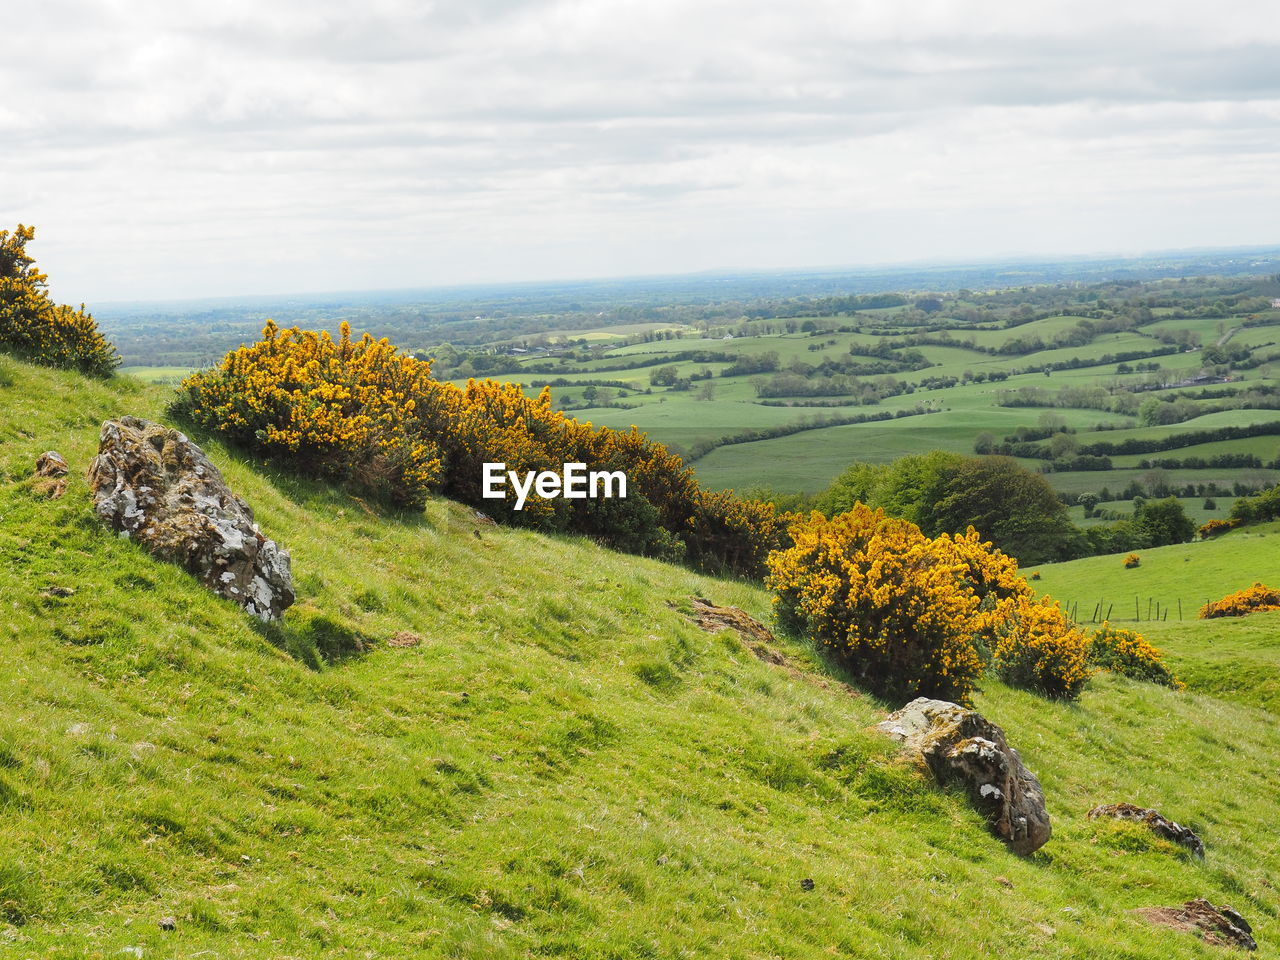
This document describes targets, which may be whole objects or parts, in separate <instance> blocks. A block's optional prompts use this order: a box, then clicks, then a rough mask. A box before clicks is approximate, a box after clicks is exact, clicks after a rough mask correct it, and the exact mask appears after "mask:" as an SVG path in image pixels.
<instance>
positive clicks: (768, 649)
mask: <svg viewBox="0 0 1280 960" xmlns="http://www.w3.org/2000/svg"><path fill="white" fill-rule="evenodd" d="M689 599H690V600H691V601H692V602H693V617H692V620H693V622H694V623H696V624H697V625H698V626H699V627H701V628H702V629H703V630H706V631H707V632H708V633H718V632H720V631H721V630H733V631H734V632H736V633H737V634H738V636H739V637H741V638H742V642H743V644H744V645H745V646H746V648H747V649H748V650H750V651H751V652H752V653H754V654H755V655H756V657H757V658H758V659H760V660H763V661H764V662H765V663H772V664H773V665H774V666H785V665H786V663H787V658H786V657H785V656H783V654H782V651H780V650H778V649H777V648H776V647H775V646H774V644H775V643H776V642H777V641H776V640H775V639H774V636H773V634H772V633H770V632H769V629H768V628H767V627H766V626H765V625H764V624H763V623H761V622H760V621H759V620H757V619H756V618H755V617H753V616H751V614H749V613H747V612H746V611H745V610H742V609H739V608H738V607H721V606H718V605H716V604H714V603H712V602H711V601H710V600H704V599H702V597H690V598H689Z"/></svg>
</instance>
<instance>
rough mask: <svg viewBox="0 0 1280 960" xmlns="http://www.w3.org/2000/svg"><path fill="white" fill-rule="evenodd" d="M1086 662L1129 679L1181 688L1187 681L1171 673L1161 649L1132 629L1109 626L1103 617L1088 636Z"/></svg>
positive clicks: (1184, 687)
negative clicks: (1097, 626)
mask: <svg viewBox="0 0 1280 960" xmlns="http://www.w3.org/2000/svg"><path fill="white" fill-rule="evenodd" d="M1089 662H1090V663H1091V664H1093V665H1094V666H1095V667H1098V668H1100V669H1102V670H1109V671H1110V672H1112V673H1118V674H1120V675H1121V676H1124V677H1129V678H1130V679H1131V680H1145V681H1147V682H1148V683H1158V684H1160V685H1161V686H1165V687H1172V688H1173V689H1174V690H1184V689H1186V685H1185V684H1184V683H1183V682H1182V681H1181V680H1179V679H1178V678H1177V677H1175V676H1174V675H1173V671H1172V670H1170V669H1169V667H1168V666H1167V665H1166V664H1165V662H1164V659H1163V658H1162V656H1161V654H1160V651H1159V650H1157V649H1156V648H1155V647H1153V646H1152V645H1151V644H1150V643H1148V642H1147V641H1146V639H1144V638H1143V636H1142V634H1140V633H1135V632H1134V631H1132V630H1123V629H1118V628H1115V627H1112V626H1111V625H1110V624H1108V623H1107V622H1106V621H1103V624H1102V626H1101V627H1099V628H1098V629H1097V630H1095V631H1093V634H1092V636H1090V637H1089Z"/></svg>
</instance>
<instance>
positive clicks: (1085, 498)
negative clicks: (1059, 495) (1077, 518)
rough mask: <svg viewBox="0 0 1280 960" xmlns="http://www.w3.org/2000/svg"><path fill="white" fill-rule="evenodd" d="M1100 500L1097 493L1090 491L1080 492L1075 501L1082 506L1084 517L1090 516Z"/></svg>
mask: <svg viewBox="0 0 1280 960" xmlns="http://www.w3.org/2000/svg"><path fill="white" fill-rule="evenodd" d="M1101 502H1102V501H1101V499H1100V498H1099V497H1098V495H1097V494H1096V493H1092V492H1087V493H1082V494H1080V496H1079V497H1077V498H1076V503H1078V504H1080V506H1082V507H1084V515H1085V516H1086V517H1092V516H1093V511H1095V510H1097V509H1098V504H1099V503H1101Z"/></svg>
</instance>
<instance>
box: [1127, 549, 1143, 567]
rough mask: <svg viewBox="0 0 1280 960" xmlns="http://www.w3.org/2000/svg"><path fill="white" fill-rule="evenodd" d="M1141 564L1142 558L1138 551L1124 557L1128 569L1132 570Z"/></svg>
mask: <svg viewBox="0 0 1280 960" xmlns="http://www.w3.org/2000/svg"><path fill="white" fill-rule="evenodd" d="M1140 566H1142V558H1141V557H1140V556H1138V555H1137V554H1136V553H1131V554H1129V555H1128V556H1127V557H1125V558H1124V568H1125V569H1126V570H1132V569H1133V568H1134V567H1140Z"/></svg>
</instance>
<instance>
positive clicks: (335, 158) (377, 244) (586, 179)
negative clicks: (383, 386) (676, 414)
mask: <svg viewBox="0 0 1280 960" xmlns="http://www.w3.org/2000/svg"><path fill="white" fill-rule="evenodd" d="M0 90H2V91H4V94H3V96H0V147H2V149H0V227H12V225H13V224H14V223H17V222H19V221H21V222H23V223H28V224H35V225H36V227H37V230H38V236H37V240H36V242H35V243H34V244H33V245H32V247H31V251H32V252H33V253H34V254H36V256H37V258H38V260H39V262H40V264H41V265H42V266H43V268H44V269H46V270H47V271H48V272H49V273H50V274H51V276H52V286H53V292H54V294H55V296H57V297H59V298H60V299H63V300H68V301H75V302H79V301H80V300H86V301H88V302H89V303H90V305H91V306H92V304H93V303H94V302H95V301H104V300H112V299H143V298H151V297H181V296H206V295H220V294H239V293H269V292H300V291H309V290H336V289H362V288H385V287H413V286H433V285H439V284H451V283H463V282H474V281H489V280H493V281H504V280H531V279H532V280H536V279H556V278H576V277H594V276H626V275H635V274H651V273H683V272H693V271H700V270H707V269H719V268H768V267H802V266H810V265H845V264H849V265H853V264H867V263H886V262H893V261H903V260H928V259H935V258H945V259H973V258H982V257H987V256H995V255H1006V254H1044V253H1089V252H1139V251H1143V250H1152V249H1170V248H1178V247H1191V246H1231V245H1244V244H1272V243H1280V16H1277V14H1276V9H1275V7H1274V5H1273V3H1271V2H1270V0H1227V2H1224V3H1218V4H1208V3H1205V2H1203V0H1196V2H1182V0H1158V2H1157V0H1105V2H1095V0H1070V2H1061V3H1059V2H1040V0H995V2H981V0H914V2H911V3H904V2H901V0H863V2H859V0H789V2H786V3H783V2H781V0H771V2H763V0H577V2H564V0H440V2H434V3H432V2H427V0H363V2H360V3H353V2H334V0H296V2H295V0H218V2H216V3H199V4H197V3H191V2H180V0H163V2H161V0H100V2H90V0H43V2H41V3H35V4H29V5H24V6H23V8H22V13H21V16H20V17H6V22H5V25H4V28H3V32H0Z"/></svg>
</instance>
